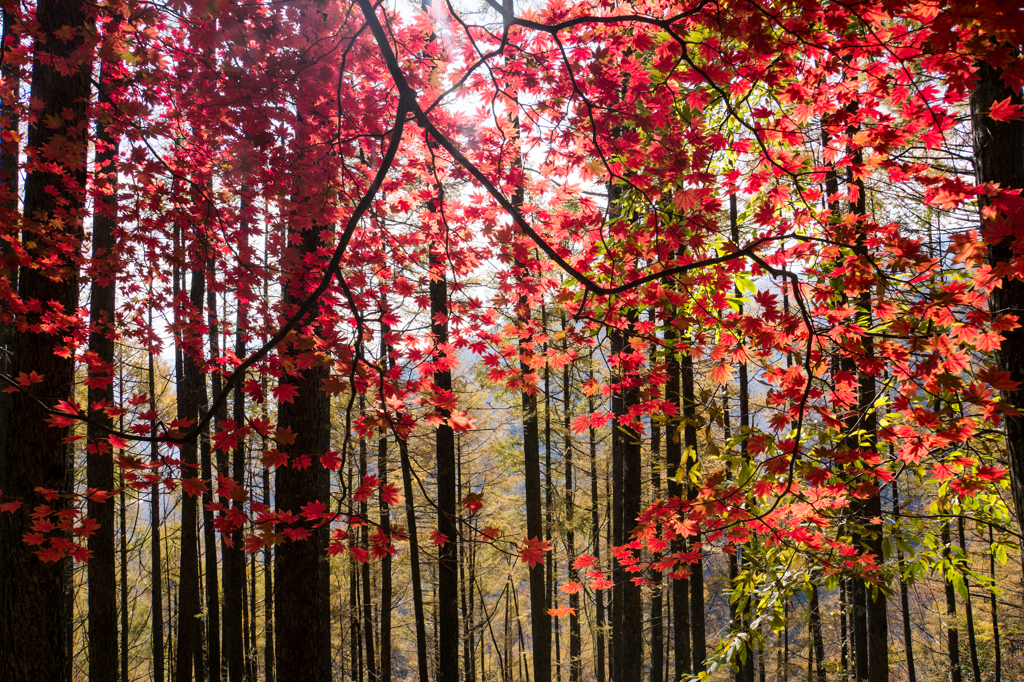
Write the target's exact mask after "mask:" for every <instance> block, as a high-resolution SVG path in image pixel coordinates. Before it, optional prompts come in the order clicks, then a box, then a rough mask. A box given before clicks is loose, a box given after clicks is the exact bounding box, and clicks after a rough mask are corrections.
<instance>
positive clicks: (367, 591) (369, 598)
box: [359, 395, 380, 682]
mask: <svg viewBox="0 0 1024 682" xmlns="http://www.w3.org/2000/svg"><path fill="white" fill-rule="evenodd" d="M365 409H366V398H365V397H364V396H362V395H360V396H359V412H360V414H362V413H363V412H364V411H365ZM367 473H368V470H367V448H366V439H365V438H360V439H359V479H360V480H362V479H364V478H366V475H367ZM369 512H370V510H369V505H367V503H366V500H365V499H364V500H363V501H362V502H360V503H359V515H360V517H362V518H363V519H364V520H365V521H366V522H367V523H364V524H363V525H362V527H361V528H360V534H359V535H360V537H359V542H360V544H361V545H362V547H363V550H365V551H366V552H367V553H369V551H370V532H369V519H370V513H369ZM360 572H361V573H362V576H361V580H360V582H361V583H362V588H363V614H362V617H363V639H364V643H363V646H364V647H365V648H366V672H367V679H369V680H370V682H379V679H380V678H378V677H377V660H376V657H375V655H374V646H373V629H374V628H373V586H372V585H371V584H370V562H369V561H364V562H363V563H362V564H361V565H360Z"/></svg>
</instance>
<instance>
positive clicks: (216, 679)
mask: <svg viewBox="0 0 1024 682" xmlns="http://www.w3.org/2000/svg"><path fill="white" fill-rule="evenodd" d="M215 268H216V264H215V263H214V258H213V256H212V254H211V255H210V257H209V259H208V260H207V270H206V271H207V275H208V277H209V287H208V288H207V301H206V303H207V323H208V325H209V328H210V339H209V341H210V359H211V360H216V358H217V357H218V356H219V355H220V348H219V342H218V341H219V339H218V334H219V326H218V324H217V292H216V291H215V287H216V279H215V277H216V275H215V272H216V271H215ZM211 379H212V381H213V382H214V384H213V397H214V398H216V397H217V395H218V394H219V393H220V390H219V386H220V375H219V374H216V373H215V374H214V375H213V376H212V377H211ZM200 403H201V404H202V406H203V407H202V409H203V410H206V409H209V405H210V400H209V395H208V394H207V382H206V377H205V375H204V376H203V383H202V398H201V401H200ZM226 418H227V405H226V404H224V405H222V406H221V407H220V408H219V409H218V410H217V414H216V415H215V419H214V429H219V428H220V425H221V424H222V423H223V422H224V420H225V419H226ZM199 450H200V461H201V470H202V476H203V483H205V484H206V486H207V489H206V490H204V491H203V547H204V549H205V554H204V555H203V560H204V565H205V567H206V571H205V573H206V605H205V608H204V609H203V611H204V613H205V615H206V619H205V620H206V654H207V666H206V667H207V668H208V673H207V674H208V675H209V678H210V682H220V668H221V656H220V638H221V629H220V585H219V582H220V581H219V580H218V578H217V574H218V572H219V567H218V561H217V545H219V544H220V543H219V542H218V541H217V529H216V528H214V527H213V509H212V506H211V505H212V504H213V491H214V490H215V489H216V478H217V477H216V476H214V472H213V450H212V445H211V441H210V430H209V429H208V428H207V429H205V430H204V431H203V433H202V436H201V437H200V441H199ZM221 457H222V455H221V454H220V452H218V459H220V458H221ZM219 468H220V467H218V469H219ZM218 473H223V472H218ZM218 502H219V503H222V501H221V500H218Z"/></svg>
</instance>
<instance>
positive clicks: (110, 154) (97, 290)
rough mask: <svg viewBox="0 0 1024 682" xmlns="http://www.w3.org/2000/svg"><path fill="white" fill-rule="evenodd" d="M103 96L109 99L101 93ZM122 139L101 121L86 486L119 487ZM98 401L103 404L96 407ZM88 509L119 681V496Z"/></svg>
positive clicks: (103, 73) (93, 611) (105, 72)
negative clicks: (112, 439) (116, 411)
mask: <svg viewBox="0 0 1024 682" xmlns="http://www.w3.org/2000/svg"><path fill="white" fill-rule="evenodd" d="M109 69H110V67H109V64H108V62H107V61H105V60H104V61H103V62H102V66H101V69H100V83H101V84H103V83H106V82H107V81H108V79H109V78H110V76H111V74H110V72H109ZM100 98H101V99H103V100H106V99H109V93H107V92H101V93H100ZM117 144H118V139H117V138H116V137H115V136H114V135H113V134H112V132H111V130H110V126H109V125H108V122H107V120H105V119H103V118H100V119H99V120H98V121H97V122H96V175H95V184H96V190H97V199H96V202H95V206H96V209H95V212H94V215H93V221H92V222H93V238H92V260H93V262H92V268H93V276H92V278H91V279H92V283H91V285H90V294H89V297H90V301H89V354H90V368H89V375H90V379H91V380H92V381H91V382H90V384H89V390H88V404H89V413H90V414H89V416H90V417H91V421H90V423H89V424H88V426H87V427H86V443H88V444H89V446H90V448H89V450H88V453H87V457H88V461H87V464H86V485H87V486H88V487H89V488H94V489H96V490H102V491H112V490H113V489H114V453H113V450H112V448H111V447H110V444H109V442H108V441H107V438H108V436H109V435H110V432H111V430H112V429H113V426H114V419H113V417H112V416H110V414H109V413H107V412H106V411H105V409H104V408H103V407H102V406H112V405H113V404H114V400H115V397H114V389H113V376H111V373H112V372H113V367H114V337H115V334H116V331H115V329H114V307H115V304H116V294H117V292H116V287H115V269H116V267H117V265H116V253H115V248H116V240H115V238H114V228H115V227H116V224H117V170H116V168H115V167H114V163H115V161H116V156H117ZM94 406H101V407H100V409H96V408H95V407H94ZM87 512H88V514H89V517H90V518H92V519H94V520H96V521H97V522H99V528H98V529H97V530H96V532H95V533H93V535H92V536H90V537H89V551H90V552H92V559H91V560H90V561H89V563H88V565H87V571H88V594H89V637H88V640H89V679H90V680H95V682H113V681H114V680H116V679H117V673H118V665H117V663H118V661H117V654H116V652H117V650H118V649H117V596H116V579H115V577H114V567H115V561H114V503H113V499H110V500H106V501H98V500H95V499H92V498H90V499H89V503H88V508H87Z"/></svg>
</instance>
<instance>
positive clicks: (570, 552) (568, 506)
mask: <svg viewBox="0 0 1024 682" xmlns="http://www.w3.org/2000/svg"><path fill="white" fill-rule="evenodd" d="M561 322H562V333H563V335H564V342H563V345H562V352H563V353H566V354H568V352H569V339H568V333H569V329H568V322H567V321H566V318H565V313H564V312H563V313H562V319H561ZM569 368H570V364H569V363H566V364H565V365H564V366H563V367H562V434H563V438H564V440H563V441H562V456H563V457H564V458H565V523H566V527H567V530H566V533H565V563H566V566H567V568H569V569H571V568H572V564H573V562H574V561H575V560H576V533H575V531H574V530H573V526H574V522H575V518H576V508H575V504H576V502H575V499H574V492H575V489H574V486H575V483H574V481H573V475H574V472H573V468H572V430H571V429H570V419H569V415H570V413H571V411H572V384H571V383H570V381H569ZM569 608H570V609H572V612H571V613H570V615H569V682H581V680H582V679H583V661H582V656H583V643H582V641H581V640H582V637H581V633H580V616H579V610H580V595H579V593H578V592H577V593H576V594H570V595H569Z"/></svg>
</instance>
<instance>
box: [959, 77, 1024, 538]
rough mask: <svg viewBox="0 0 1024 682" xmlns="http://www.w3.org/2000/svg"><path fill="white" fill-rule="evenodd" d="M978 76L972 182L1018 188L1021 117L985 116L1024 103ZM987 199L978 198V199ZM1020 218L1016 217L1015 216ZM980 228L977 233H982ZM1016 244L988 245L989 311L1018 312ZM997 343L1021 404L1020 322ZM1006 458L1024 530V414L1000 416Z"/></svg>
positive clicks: (1023, 153) (1022, 301)
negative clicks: (992, 280)
mask: <svg viewBox="0 0 1024 682" xmlns="http://www.w3.org/2000/svg"><path fill="white" fill-rule="evenodd" d="M976 76H977V78H978V80H977V81H976V82H975V85H974V92H973V93H972V94H971V120H972V122H973V127H974V172H975V176H976V178H977V181H978V183H979V184H980V183H987V182H994V183H998V184H999V186H1000V187H1002V188H1003V189H1024V121H1022V120H1016V121H996V120H995V119H993V118H992V117H990V116H989V115H988V112H989V110H990V109H991V108H992V105H993V104H994V103H996V102H999V101H1003V100H1005V99H1007V98H1009V99H1010V102H1011V103H1012V104H1018V105H1019V104H1022V103H1024V98H1022V97H1021V93H1020V91H1019V90H1016V89H1014V88H1011V87H1009V86H1007V85H1006V83H1004V82H1003V78H1002V76H1003V74H1002V72H1001V71H1000V70H999V69H995V68H993V67H992V66H990V65H989V64H987V63H985V62H979V64H978V70H977V72H976ZM978 203H979V204H980V205H981V207H984V206H985V205H986V204H987V203H988V201H987V199H986V198H985V197H984V196H982V197H981V198H980V199H979V202H978ZM1015 219H1016V220H1018V221H1019V220H1020V216H1016V218H1015ZM984 233H985V229H984V228H983V230H982V234H983V235H984ZM1019 249H1020V246H1019V242H1018V241H1017V240H1015V239H1014V237H1012V236H1007V237H1005V238H1004V239H1003V240H1002V241H1000V242H998V243H995V244H990V245H989V248H988V261H989V264H990V265H991V266H992V267H993V269H994V270H995V273H993V274H994V275H995V276H997V277H1002V278H1003V279H1002V285H1001V286H1000V287H998V288H997V289H994V290H993V291H992V293H991V294H990V295H989V309H990V310H991V311H992V312H993V313H995V314H1010V315H1017V316H1018V317H1019V316H1020V314H1021V313H1020V311H1021V310H1024V281H1022V280H1020V279H1018V278H1017V277H1015V276H1014V275H1013V272H1014V268H1013V266H1012V265H1011V264H1010V263H1011V261H1013V260H1014V259H1015V258H1017V259H1019V258H1020V257H1021V256H1020V250H1019ZM1002 335H1003V342H1002V344H1001V345H1000V348H999V350H998V351H996V364H997V366H998V368H999V370H1000V371H1003V372H1009V373H1010V379H1011V380H1012V381H1015V382H1017V384H1018V388H1017V390H1015V391H1003V392H1002V395H1003V401H1004V402H1006V403H1007V404H1009V405H1010V406H1013V407H1016V408H1017V411H1018V412H1019V411H1020V410H1021V409H1022V407H1024V326H1019V327H1017V328H1016V329H1011V330H1004V331H1003V332H1002ZM1005 420H1006V421H1005V423H1006V456H1007V459H1008V460H1009V462H1010V482H1011V488H1012V490H1013V502H1014V506H1015V507H1016V512H1017V524H1018V527H1019V528H1020V529H1021V530H1024V417H1021V416H1015V417H1013V416H1006V417H1005Z"/></svg>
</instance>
